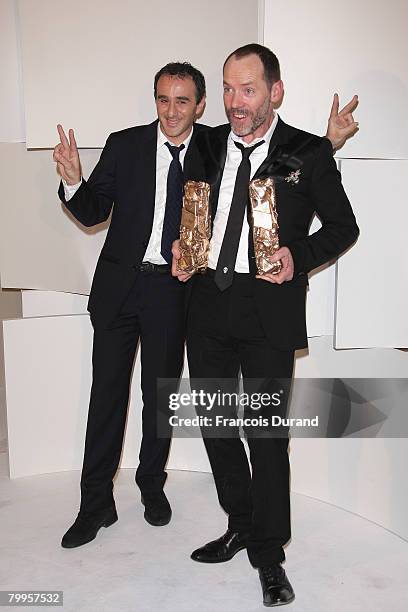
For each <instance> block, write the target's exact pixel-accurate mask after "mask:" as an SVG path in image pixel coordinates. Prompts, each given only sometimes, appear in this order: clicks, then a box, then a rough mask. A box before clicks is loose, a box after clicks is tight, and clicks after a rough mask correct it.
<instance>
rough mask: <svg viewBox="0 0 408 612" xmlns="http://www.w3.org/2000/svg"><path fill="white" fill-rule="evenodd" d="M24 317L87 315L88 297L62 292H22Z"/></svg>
mask: <svg viewBox="0 0 408 612" xmlns="http://www.w3.org/2000/svg"><path fill="white" fill-rule="evenodd" d="M21 300H22V305H23V317H24V318H25V319H26V318H28V317H52V316H54V315H72V314H86V313H87V304H88V296H86V295H79V294H78V293H63V292H62V291H22V292H21Z"/></svg>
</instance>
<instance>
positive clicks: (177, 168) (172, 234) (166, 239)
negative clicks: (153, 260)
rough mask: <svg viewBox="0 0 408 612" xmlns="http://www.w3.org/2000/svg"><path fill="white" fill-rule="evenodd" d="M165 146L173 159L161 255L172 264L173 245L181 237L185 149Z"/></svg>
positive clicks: (168, 185)
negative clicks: (181, 158)
mask: <svg viewBox="0 0 408 612" xmlns="http://www.w3.org/2000/svg"><path fill="white" fill-rule="evenodd" d="M164 144H165V145H166V147H167V148H168V150H169V151H170V153H171V155H172V157H173V159H172V160H171V162H170V166H169V172H168V175H167V195H166V209H165V212H164V221H163V231H162V239H161V246H160V253H161V254H162V256H163V257H164V259H165V260H166V261H167V263H169V264H170V263H171V260H172V254H171V245H172V244H173V242H174V240H177V238H179V236H180V221H181V207H182V201H183V169H182V167H181V163H180V159H179V156H180V151H181V150H182V149H184V145H183V144H182V145H180V146H179V147H176V146H173V145H171V144H170V143H169V142H165V143H164Z"/></svg>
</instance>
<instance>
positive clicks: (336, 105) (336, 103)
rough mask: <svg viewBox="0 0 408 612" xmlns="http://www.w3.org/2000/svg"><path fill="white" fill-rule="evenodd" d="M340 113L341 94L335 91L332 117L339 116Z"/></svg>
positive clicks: (331, 111)
mask: <svg viewBox="0 0 408 612" xmlns="http://www.w3.org/2000/svg"><path fill="white" fill-rule="evenodd" d="M338 114H339V94H336V93H335V94H334V96H333V103H332V107H331V109H330V119H333V118H334V117H337V115H338Z"/></svg>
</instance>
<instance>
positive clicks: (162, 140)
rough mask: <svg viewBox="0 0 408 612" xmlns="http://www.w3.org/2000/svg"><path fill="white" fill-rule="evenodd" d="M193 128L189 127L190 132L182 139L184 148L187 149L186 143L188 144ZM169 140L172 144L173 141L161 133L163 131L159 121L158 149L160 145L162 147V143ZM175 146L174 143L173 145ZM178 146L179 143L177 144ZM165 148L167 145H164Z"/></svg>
mask: <svg viewBox="0 0 408 612" xmlns="http://www.w3.org/2000/svg"><path fill="white" fill-rule="evenodd" d="M193 129H194V126H193V128H191V132H190V134H189V135H188V136H187V138H186V139H185V140H183V142H182V143H180V144H183V145H184V147H185V149H188V145H189V144H190V140H191V137H192V135H193ZM166 142H169V143H170V144H171V145H173V143H172V142H171V141H170V140H169V139H168V138H167V136H166V134H163V132H162V131H161V129H160V122H159V123H158V124H157V149H160V148H161V147H164V143H166ZM174 146H175V145H174ZM178 146H180V145H178ZM166 148H167V147H166Z"/></svg>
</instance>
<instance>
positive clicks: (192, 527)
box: [0, 449, 408, 612]
mask: <svg viewBox="0 0 408 612" xmlns="http://www.w3.org/2000/svg"><path fill="white" fill-rule="evenodd" d="M0 462H1V463H0V486H1V498H0V508H1V515H0V516H1V520H0V546H1V557H0V589H3V590H6V589H7V590H10V589H21V590H63V591H64V607H63V609H64V610H66V611H73V612H74V611H75V612H80V611H86V612H88V611H89V612H91V611H92V612H93V611H95V612H105V611H106V612H115V611H117V610H123V611H131V612H133V611H137V612H144V611H146V612H147V611H149V612H150V611H154V612H155V611H160V612H162V611H163V612H164V611H166V612H192V611H195V610H199V611H202V612H217V611H222V612H233V611H234V612H235V611H237V612H238V611H245V612H252V611H255V610H262V609H264V608H263V606H262V599H261V590H260V584H259V579H258V575H257V572H256V571H255V570H253V569H252V568H251V567H250V565H249V562H248V559H247V557H246V553H245V551H241V552H240V553H238V555H236V556H235V557H234V559H233V560H232V561H230V562H228V563H224V564H216V565H205V564H199V563H194V562H193V561H191V560H190V558H189V554H190V552H191V551H192V550H193V549H194V548H196V547H197V546H200V545H201V544H203V543H204V542H206V541H208V540H209V539H212V538H214V537H218V536H219V535H221V533H223V531H224V530H225V525H226V521H225V516H223V513H222V511H221V510H220V509H219V506H218V505H217V501H216V496H215V490H214V486H213V482H212V477H211V475H209V474H202V473H194V472H181V471H172V472H170V474H169V478H168V481H167V485H166V491H167V494H168V497H169V499H170V501H171V503H172V507H173V519H172V521H171V523H170V524H169V525H167V526H166V527H151V526H150V525H148V524H147V523H146V522H145V521H144V519H143V513H142V506H141V504H140V499H139V494H138V490H137V489H136V486H135V485H134V482H133V471H132V470H122V471H121V473H120V474H119V477H118V479H117V482H116V489H115V491H116V503H117V509H118V514H119V521H118V522H117V523H116V524H115V525H113V526H111V527H109V529H106V530H105V529H102V530H101V531H100V532H99V534H98V536H97V538H96V540H94V541H93V542H91V543H90V544H88V545H86V546H83V547H81V548H78V549H73V550H65V549H63V548H61V547H60V539H61V536H62V534H63V533H64V531H65V530H66V528H67V527H68V526H69V525H70V524H71V522H72V521H73V519H74V517H75V515H76V512H77V504H78V479H79V474H78V472H65V473H58V474H45V475H42V476H36V477H31V478H20V479H16V480H13V481H10V480H9V479H8V477H7V456H6V453H5V452H4V449H3V452H1V453H0ZM292 524H293V538H292V542H291V543H290V545H289V546H288V547H287V550H286V554H287V562H286V564H285V569H286V571H287V574H288V576H289V578H290V580H291V582H292V584H293V587H294V589H295V592H296V600H295V602H294V603H293V604H291V605H290V606H288V607H287V608H285V609H288V610H291V611H292V612H337V611H338V612H340V611H341V612H353V611H359V612H360V611H364V612H366V610H369V612H375V611H381V612H389V611H390V610H392V611H393V612H400V611H401V612H402V611H404V612H405V611H406V610H407V609H408V585H407V578H408V543H407V542H405V541H403V540H402V539H400V538H398V537H397V536H395V535H394V534H392V533H389V532H387V531H386V530H384V529H382V528H381V527H379V526H377V525H375V524H373V523H370V522H369V521H367V520H365V519H363V518H361V517H359V516H356V515H353V514H350V513H348V512H345V511H344V510H341V509H339V508H336V507H334V506H331V505H328V504H325V503H323V502H321V501H318V500H315V499H312V498H308V497H305V496H303V495H298V494H293V496H292ZM4 609H10V610H16V609H23V608H15V607H14V608H8V607H7V608H4ZM24 609H26V608H24Z"/></svg>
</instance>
